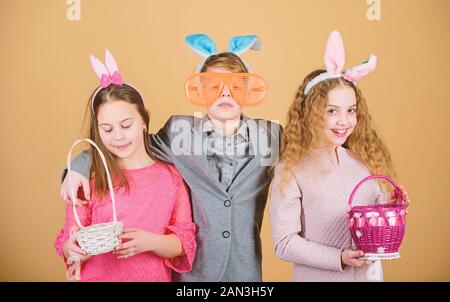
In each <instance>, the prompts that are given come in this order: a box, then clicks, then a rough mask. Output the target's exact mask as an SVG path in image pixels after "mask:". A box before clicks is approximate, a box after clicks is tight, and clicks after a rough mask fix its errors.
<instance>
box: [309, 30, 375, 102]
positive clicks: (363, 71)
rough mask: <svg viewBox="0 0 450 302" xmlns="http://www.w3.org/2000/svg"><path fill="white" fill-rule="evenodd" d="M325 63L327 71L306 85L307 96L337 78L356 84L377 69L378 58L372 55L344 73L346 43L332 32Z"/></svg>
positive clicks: (325, 54)
mask: <svg viewBox="0 0 450 302" xmlns="http://www.w3.org/2000/svg"><path fill="white" fill-rule="evenodd" d="M324 62H325V66H326V69H327V71H326V72H324V73H321V74H319V75H318V76H316V77H315V78H313V79H312V80H311V81H309V82H308V84H306V87H305V91H304V93H305V95H307V94H308V93H309V92H310V91H311V89H312V88H313V87H314V86H316V85H317V84H318V83H320V82H322V81H326V80H329V79H335V78H341V77H342V78H344V79H346V80H347V81H351V82H354V83H355V82H356V81H359V80H360V79H362V78H363V77H365V76H366V75H368V74H369V73H371V72H372V71H373V70H375V68H376V63H377V57H376V56H375V55H371V56H370V57H369V59H368V60H367V61H366V62H364V63H362V64H360V65H357V66H354V67H352V68H349V69H347V70H346V71H345V72H343V69H344V64H345V49H344V41H343V40H342V36H341V34H340V33H339V32H338V31H332V32H331V33H330V36H329V37H328V41H327V46H326V48H325V53H324Z"/></svg>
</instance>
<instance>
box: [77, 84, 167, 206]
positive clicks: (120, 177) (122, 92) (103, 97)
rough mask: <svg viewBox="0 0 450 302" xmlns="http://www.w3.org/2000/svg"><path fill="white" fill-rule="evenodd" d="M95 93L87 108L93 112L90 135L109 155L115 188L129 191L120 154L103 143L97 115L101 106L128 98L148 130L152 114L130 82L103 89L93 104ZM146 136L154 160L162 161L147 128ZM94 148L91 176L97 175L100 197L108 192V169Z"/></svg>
mask: <svg viewBox="0 0 450 302" xmlns="http://www.w3.org/2000/svg"><path fill="white" fill-rule="evenodd" d="M96 90H97V89H96ZM94 93H95V91H94V92H93V94H92V95H91V97H90V98H89V103H88V108H87V109H86V111H87V112H89V125H88V129H87V130H88V132H89V138H90V139H91V140H93V141H94V142H95V143H96V144H97V146H98V147H99V148H100V150H101V151H102V152H103V154H104V155H105V158H106V163H107V165H108V169H109V172H110V174H111V178H112V180H113V184H114V189H117V188H120V187H125V189H126V190H129V184H128V181H127V179H126V177H125V174H124V173H123V171H122V169H121V168H120V166H119V163H118V161H117V157H116V156H115V155H114V154H112V153H111V152H109V151H108V149H106V147H105V145H104V144H103V143H102V140H101V138H100V133H99V131H98V121H97V114H98V111H99V109H100V107H101V106H102V105H103V104H105V103H107V102H114V101H124V102H127V103H129V104H132V105H134V106H136V109H137V111H138V112H139V115H140V116H141V117H142V120H143V121H144V124H145V125H146V129H149V122H150V116H149V114H148V111H147V110H146V109H145V106H144V100H143V99H142V96H141V95H140V93H139V92H138V91H137V90H136V89H135V88H133V87H131V86H130V85H127V84H123V85H115V84H112V85H110V86H108V87H107V88H103V89H101V90H100V91H99V92H98V93H97V94H96V95H95V98H94V100H93V104H91V100H92V96H93V95H94ZM92 109H93V112H92ZM142 137H143V140H144V146H145V151H146V152H147V154H148V155H149V156H150V158H151V159H153V160H154V161H159V160H158V159H157V158H156V157H155V156H154V155H153V153H152V152H151V150H150V145H149V137H148V133H147V131H146V130H145V129H144V131H143V133H142ZM90 148H91V154H92V167H91V173H90V175H91V177H95V181H94V190H93V192H95V193H96V194H97V195H98V196H99V197H100V198H102V197H103V196H104V195H105V194H106V193H107V192H108V181H107V177H106V170H105V168H104V167H103V164H102V161H101V158H100V155H99V154H98V153H97V150H96V149H95V148H94V147H93V146H91V147H90Z"/></svg>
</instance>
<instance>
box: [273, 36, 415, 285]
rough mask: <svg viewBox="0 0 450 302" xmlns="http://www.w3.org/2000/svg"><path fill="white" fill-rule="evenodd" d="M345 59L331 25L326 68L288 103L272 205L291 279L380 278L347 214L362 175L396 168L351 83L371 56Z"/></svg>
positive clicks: (368, 188)
mask: <svg viewBox="0 0 450 302" xmlns="http://www.w3.org/2000/svg"><path fill="white" fill-rule="evenodd" d="M343 60H344V49H343V43H342V39H341V37H340V35H339V33H337V32H333V33H332V34H331V35H330V38H329V42H328V46H327V51H326V52H325V64H326V66H327V70H316V71H314V72H312V73H310V74H309V75H308V76H306V78H305V80H304V81H303V84H302V85H301V86H300V88H299V90H298V93H297V96H296V98H295V100H294V102H293V104H292V105H291V107H290V109H289V112H288V119H287V124H286V128H285V131H284V133H283V137H282V148H281V157H280V163H279V164H278V165H277V166H276V168H275V177H274V180H273V183H272V191H271V197H270V209H269V213H270V220H271V224H272V235H273V240H274V244H275V254H276V255H277V257H278V258H280V259H282V260H285V261H289V262H292V263H294V273H293V280H294V281H369V280H380V281H381V280H383V274H382V270H381V264H380V262H379V261H378V262H375V263H371V264H370V265H369V264H368V263H367V261H364V260H361V259H358V258H359V257H361V256H363V252H362V251H358V250H355V246H354V244H352V239H351V235H350V231H349V230H348V226H347V225H348V222H347V215H346V213H347V210H348V199H349V196H350V194H351V191H352V189H353V188H354V187H355V186H356V185H357V184H358V183H359V181H360V180H362V179H363V178H364V177H366V176H368V175H370V174H384V175H388V176H393V175H394V169H393V166H392V162H391V156H390V154H389V151H388V150H387V148H386V147H385V145H384V144H383V142H382V141H381V139H380V138H379V136H378V134H377V133H376V131H375V130H374V129H373V127H372V122H371V117H370V115H369V112H368V109H367V104H366V101H365V100H364V97H363V96H362V94H361V91H360V90H359V88H358V87H357V86H356V85H355V81H356V80H359V79H360V78H361V77H362V76H364V75H366V74H368V73H369V72H370V71H372V70H373V69H374V68H375V63H376V57H375V56H372V57H371V58H370V59H369V61H368V62H366V63H364V64H362V65H359V66H356V67H355V68H353V69H350V70H347V71H346V72H342V68H343V65H344V62H343ZM402 191H403V194H404V195H405V199H406V201H407V202H409V199H408V197H407V195H406V192H405V191H404V189H403V188H402ZM384 195H385V194H383V190H382V187H380V186H379V185H378V183H376V182H373V183H370V182H369V183H367V184H365V185H364V186H363V187H361V190H359V191H358V196H359V198H358V199H360V200H369V201H370V200H371V201H373V202H382V200H381V197H383V196H384ZM392 198H393V197H392ZM355 204H358V203H355Z"/></svg>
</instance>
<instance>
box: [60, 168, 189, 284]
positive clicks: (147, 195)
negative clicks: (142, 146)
mask: <svg viewBox="0 0 450 302" xmlns="http://www.w3.org/2000/svg"><path fill="white" fill-rule="evenodd" d="M125 174H126V177H127V180H128V182H129V185H130V191H129V193H127V192H126V191H125V189H119V190H118V191H117V192H115V193H116V211H117V220H118V221H121V222H123V224H124V228H138V229H143V230H146V231H149V232H153V233H157V234H170V233H174V234H176V235H177V236H178V238H180V240H181V243H182V246H183V251H184V254H183V255H182V256H179V257H176V258H172V259H163V258H161V257H159V256H156V255H154V254H152V253H150V252H146V253H140V254H137V255H135V256H132V257H130V258H126V259H117V255H114V254H112V253H106V254H100V255H96V256H92V257H91V258H90V259H89V260H87V261H86V262H84V263H83V264H82V265H81V274H80V275H81V281H171V280H172V276H171V274H172V270H175V271H177V272H188V271H190V270H191V269H192V263H193V260H194V255H195V249H196V242H195V224H194V223H193V222H192V215H191V207H190V201H189V195H188V191H187V188H186V186H185V184H184V182H183V180H182V178H181V176H180V175H179V173H178V171H177V170H176V169H175V168H174V166H172V165H167V166H166V165H164V164H162V163H154V164H152V165H150V166H148V167H145V168H142V169H132V170H125ZM91 188H92V181H91ZM77 210H78V215H79V216H80V220H81V223H82V224H83V225H85V226H86V225H90V224H96V223H103V222H110V221H112V203H111V198H110V196H109V195H107V196H106V197H104V198H103V199H102V200H98V198H96V197H95V196H91V201H90V202H89V204H88V205H87V206H83V207H78V208H77ZM73 225H77V224H76V221H75V218H74V215H73V212H72V205H67V207H66V222H65V225H64V229H63V230H61V232H60V233H59V235H58V236H57V238H56V242H55V248H56V251H57V253H58V254H59V255H60V256H61V257H63V258H64V255H63V251H62V249H63V245H64V243H65V242H66V241H67V240H68V239H69V237H70V234H69V230H70V228H71V226H73ZM64 260H65V259H64Z"/></svg>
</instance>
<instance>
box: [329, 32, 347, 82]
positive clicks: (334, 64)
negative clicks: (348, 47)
mask: <svg viewBox="0 0 450 302" xmlns="http://www.w3.org/2000/svg"><path fill="white" fill-rule="evenodd" d="M324 61H325V66H326V68H327V71H328V72H329V73H331V74H337V73H340V72H342V70H343V69H344V64H345V50H344V41H343V40H342V36H341V34H340V33H339V32H338V31H332V32H331V34H330V36H329V37H328V42H327V47H326V49H325V54H324Z"/></svg>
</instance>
